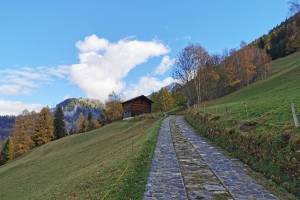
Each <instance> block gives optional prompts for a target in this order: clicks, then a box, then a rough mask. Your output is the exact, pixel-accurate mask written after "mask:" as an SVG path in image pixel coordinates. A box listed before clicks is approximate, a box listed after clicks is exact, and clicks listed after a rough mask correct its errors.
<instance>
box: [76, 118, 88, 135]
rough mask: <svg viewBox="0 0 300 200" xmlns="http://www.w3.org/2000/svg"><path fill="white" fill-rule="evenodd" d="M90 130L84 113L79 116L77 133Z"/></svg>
mask: <svg viewBox="0 0 300 200" xmlns="http://www.w3.org/2000/svg"><path fill="white" fill-rule="evenodd" d="M87 130H88V121H87V119H86V118H85V117H84V115H83V113H80V114H79V117H78V119H77V121H76V132H77V133H84V132H86V131H87Z"/></svg>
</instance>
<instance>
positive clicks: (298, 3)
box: [288, 0, 300, 15]
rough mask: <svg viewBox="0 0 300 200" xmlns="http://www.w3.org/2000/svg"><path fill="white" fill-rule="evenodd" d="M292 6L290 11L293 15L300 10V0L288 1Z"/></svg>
mask: <svg viewBox="0 0 300 200" xmlns="http://www.w3.org/2000/svg"><path fill="white" fill-rule="evenodd" d="M288 4H289V6H290V13H291V14H292V15H294V14H296V13H298V12H300V0H291V1H289V2H288Z"/></svg>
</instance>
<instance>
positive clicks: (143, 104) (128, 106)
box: [122, 95, 153, 118]
mask: <svg viewBox="0 0 300 200" xmlns="http://www.w3.org/2000/svg"><path fill="white" fill-rule="evenodd" d="M152 103H153V101H151V99H149V98H148V97H146V96H144V95H141V96H138V97H135V98H133V99H130V100H127V101H124V102H123V103H122V106H123V111H124V113H123V118H127V117H133V116H136V115H140V114H143V113H151V105H152Z"/></svg>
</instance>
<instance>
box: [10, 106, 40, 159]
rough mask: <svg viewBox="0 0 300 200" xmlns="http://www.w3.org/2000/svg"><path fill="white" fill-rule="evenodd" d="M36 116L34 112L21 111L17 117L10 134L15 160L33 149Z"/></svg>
mask: <svg viewBox="0 0 300 200" xmlns="http://www.w3.org/2000/svg"><path fill="white" fill-rule="evenodd" d="M37 118H38V114H37V113H35V112H32V113H30V112H28V111H27V110H25V111H23V112H22V114H21V115H19V116H17V118H16V121H15V124H14V127H13V129H12V132H11V137H10V139H11V141H12V143H13V144H14V145H13V158H16V157H18V156H20V155H22V154H24V153H26V152H27V151H29V150H30V149H31V148H33V147H34V145H35V144H34V141H33V140H32V136H33V135H34V134H35V131H36V121H37Z"/></svg>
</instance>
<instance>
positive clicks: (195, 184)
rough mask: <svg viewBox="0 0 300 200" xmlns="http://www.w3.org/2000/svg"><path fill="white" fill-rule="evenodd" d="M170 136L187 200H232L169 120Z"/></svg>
mask: <svg viewBox="0 0 300 200" xmlns="http://www.w3.org/2000/svg"><path fill="white" fill-rule="evenodd" d="M171 135H172V138H173V144H174V147H175V151H176V155H177V159H178V162H179V166H180V170H181V174H182V177H183V180H184V185H185V188H186V191H187V195H188V199H195V200H196V199H207V200H209V199H219V200H221V199H224V200H228V199H233V198H232V196H231V195H230V194H229V192H228V191H227V190H226V188H225V187H224V186H223V184H222V183H221V182H220V180H219V179H218V178H217V177H216V176H215V174H214V173H213V172H212V171H211V170H210V169H209V167H208V166H207V164H206V163H205V162H204V160H203V159H202V158H201V157H200V156H199V153H198V152H197V150H196V149H195V148H194V147H193V145H192V144H191V143H190V142H189V141H188V140H187V139H186V138H185V137H184V136H183V135H182V134H181V132H180V130H179V129H178V127H177V126H176V125H175V120H171Z"/></svg>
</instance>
